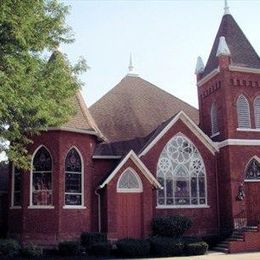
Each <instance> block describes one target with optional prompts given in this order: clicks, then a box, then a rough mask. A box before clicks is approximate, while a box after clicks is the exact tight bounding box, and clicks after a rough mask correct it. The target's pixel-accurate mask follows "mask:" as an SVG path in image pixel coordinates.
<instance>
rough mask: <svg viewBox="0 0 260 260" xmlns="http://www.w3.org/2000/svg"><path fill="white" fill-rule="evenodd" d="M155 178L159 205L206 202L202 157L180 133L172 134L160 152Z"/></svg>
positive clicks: (201, 203) (204, 172) (202, 203)
mask: <svg viewBox="0 0 260 260" xmlns="http://www.w3.org/2000/svg"><path fill="white" fill-rule="evenodd" d="M157 179H158V181H159V182H160V184H161V185H162V186H163V188H164V189H163V190H159V191H158V192H157V204H158V206H183V205H206V203H207V196H206V171H205V166H204V162H203V159H202V157H201V155H200V153H199V151H198V149H197V148H196V147H195V146H194V144H193V143H192V142H191V141H190V140H188V139H187V138H186V137H185V136H183V135H182V134H178V135H176V136H175V137H173V138H172V139H171V140H170V141H169V142H168V143H167V144H166V145H165V147H164V149H163V151H162V152H161V155H160V158H159V161H158V165H157Z"/></svg>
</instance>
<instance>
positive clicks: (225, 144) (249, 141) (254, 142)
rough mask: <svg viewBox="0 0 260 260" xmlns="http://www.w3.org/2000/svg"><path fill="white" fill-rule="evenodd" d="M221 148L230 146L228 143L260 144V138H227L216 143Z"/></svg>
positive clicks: (241, 144)
mask: <svg viewBox="0 0 260 260" xmlns="http://www.w3.org/2000/svg"><path fill="white" fill-rule="evenodd" d="M215 144H216V145H217V146H218V148H219V149H221V148H223V147H225V146H228V145H237V146H260V140H259V139H258V140H252V139H226V140H224V141H222V142H219V143H217V142H216V143H215Z"/></svg>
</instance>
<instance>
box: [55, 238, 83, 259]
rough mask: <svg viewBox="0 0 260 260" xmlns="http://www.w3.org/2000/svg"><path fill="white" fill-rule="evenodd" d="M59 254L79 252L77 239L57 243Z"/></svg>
mask: <svg viewBox="0 0 260 260" xmlns="http://www.w3.org/2000/svg"><path fill="white" fill-rule="evenodd" d="M58 248H59V254H60V255H62V256H72V255H77V254H79V253H80V244H79V242H77V241H63V242H60V243H59V245H58Z"/></svg>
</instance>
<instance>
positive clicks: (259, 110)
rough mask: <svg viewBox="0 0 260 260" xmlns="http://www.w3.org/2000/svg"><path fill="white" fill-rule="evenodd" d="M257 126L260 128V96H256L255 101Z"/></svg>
mask: <svg viewBox="0 0 260 260" xmlns="http://www.w3.org/2000/svg"><path fill="white" fill-rule="evenodd" d="M254 110H255V111H254V112H255V127H256V128H260V96H258V97H256V99H255V102H254Z"/></svg>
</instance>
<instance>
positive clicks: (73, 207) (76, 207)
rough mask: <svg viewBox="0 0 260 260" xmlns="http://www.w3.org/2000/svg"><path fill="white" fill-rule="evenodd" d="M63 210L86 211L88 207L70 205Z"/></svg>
mask: <svg viewBox="0 0 260 260" xmlns="http://www.w3.org/2000/svg"><path fill="white" fill-rule="evenodd" d="M62 208H63V209H86V208H87V207H85V206H69V205H67V206H63V207H62Z"/></svg>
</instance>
